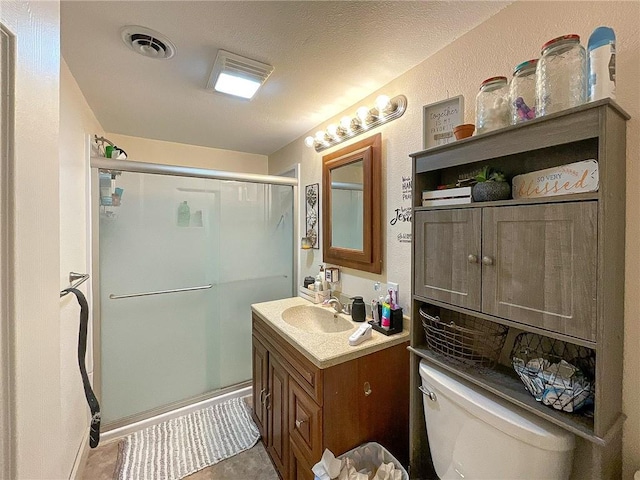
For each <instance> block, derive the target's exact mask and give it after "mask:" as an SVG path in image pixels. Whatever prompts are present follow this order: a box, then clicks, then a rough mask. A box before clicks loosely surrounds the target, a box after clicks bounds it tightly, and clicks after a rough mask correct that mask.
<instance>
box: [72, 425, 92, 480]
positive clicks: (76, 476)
mask: <svg viewBox="0 0 640 480" xmlns="http://www.w3.org/2000/svg"><path fill="white" fill-rule="evenodd" d="M88 457H89V430H88V429H87V431H86V432H85V434H84V435H83V436H82V442H80V448H79V449H78V451H77V452H76V459H75V461H74V462H73V468H72V469H71V473H70V474H69V480H80V479H81V478H82V477H83V474H84V469H85V467H86V465H87V458H88Z"/></svg>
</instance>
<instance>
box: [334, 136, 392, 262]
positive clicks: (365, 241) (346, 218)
mask: <svg viewBox="0 0 640 480" xmlns="http://www.w3.org/2000/svg"><path fill="white" fill-rule="evenodd" d="M381 150H382V135H381V134H379V133H378V134H376V135H373V136H372V137H369V138H366V139H364V140H361V141H360V142H357V143H354V144H353V145H349V146H348V147H346V148H342V149H340V150H337V151H336V152H333V153H330V154H329V155H325V156H324V157H322V230H323V234H322V239H323V240H322V249H323V260H324V261H325V262H327V263H332V264H335V265H340V266H343V267H349V268H354V269H356V270H363V271H365V272H371V273H381V272H382V228H381V215H382V212H381V210H382V208H381V205H382V200H381V198H380V195H381V188H380V186H381V179H380V175H381V162H382V160H381Z"/></svg>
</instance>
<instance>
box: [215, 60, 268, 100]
mask: <svg viewBox="0 0 640 480" xmlns="http://www.w3.org/2000/svg"><path fill="white" fill-rule="evenodd" d="M271 72H273V67H272V66H271V65H267V64H266V63H261V62H258V61H256V60H251V59H250V58H246V57H241V56H240V55H236V54H235V53H231V52H226V51H224V50H218V56H217V57H216V61H215V63H214V64H213V70H212V71H211V76H210V77H209V82H208V83H207V88H209V89H212V90H215V91H216V92H220V93H226V94H228V95H235V96H237V97H242V98H247V99H250V98H252V97H253V96H254V95H255V93H256V92H257V91H258V88H260V86H261V85H262V84H263V83H264V82H265V81H266V80H267V78H269V75H271Z"/></svg>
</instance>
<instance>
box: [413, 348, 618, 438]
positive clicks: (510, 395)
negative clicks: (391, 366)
mask: <svg viewBox="0 0 640 480" xmlns="http://www.w3.org/2000/svg"><path fill="white" fill-rule="evenodd" d="M409 350H410V351H412V352H413V353H415V354H416V355H418V356H419V357H421V358H424V359H426V360H427V361H428V362H430V363H433V364H434V365H436V366H438V367H440V368H443V369H445V370H447V371H449V372H452V373H454V374H456V375H458V376H459V377H462V378H463V379H465V380H467V381H468V382H471V383H473V384H475V385H478V386H480V387H482V388H484V389H486V390H488V391H490V392H491V393H494V394H495V395H498V396H499V397H500V398H503V399H505V400H508V401H509V402H511V403H513V404H515V405H518V406H519V407H522V408H524V409H525V410H527V411H529V412H531V413H533V414H535V415H537V416H539V417H542V418H544V419H546V420H548V421H550V422H552V423H554V424H556V425H559V426H560V427H563V428H565V429H567V430H569V431H570V432H572V433H574V434H576V435H579V436H581V437H582V438H585V439H587V440H589V441H590V442H593V443H596V444H598V445H606V440H605V439H604V438H601V437H599V436H597V435H595V433H594V429H593V418H589V417H586V416H584V415H580V414H579V413H566V412H562V411H560V410H554V409H553V408H551V407H548V406H546V405H543V404H541V403H540V402H537V401H536V400H535V398H533V397H532V396H531V395H530V394H529V392H527V391H526V390H525V388H524V385H523V383H522V382H521V381H520V379H519V378H518V377H517V375H516V374H515V372H513V371H512V370H511V369H510V368H508V367H505V366H503V365H498V366H497V367H495V368H493V369H488V368H475V367H470V366H466V365H464V364H463V363H461V362H456V361H455V360H452V359H450V358H448V357H446V356H444V355H441V354H438V353H435V352H433V351H431V350H429V349H427V348H426V347H424V346H418V347H409Z"/></svg>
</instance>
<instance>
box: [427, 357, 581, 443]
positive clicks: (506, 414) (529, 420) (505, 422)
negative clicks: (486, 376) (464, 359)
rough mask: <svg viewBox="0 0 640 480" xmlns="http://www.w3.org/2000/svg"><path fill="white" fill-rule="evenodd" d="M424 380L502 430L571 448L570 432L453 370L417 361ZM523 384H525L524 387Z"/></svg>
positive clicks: (532, 440) (520, 437) (527, 439)
mask: <svg viewBox="0 0 640 480" xmlns="http://www.w3.org/2000/svg"><path fill="white" fill-rule="evenodd" d="M420 376H421V377H422V379H423V382H427V383H428V384H429V386H430V387H431V388H432V389H434V390H436V393H437V394H438V395H442V396H444V397H446V398H447V399H449V400H450V401H452V402H455V403H456V404H458V406H460V407H461V408H462V409H464V410H466V411H467V412H468V413H470V414H471V415H474V416H475V417H477V418H478V419H480V420H482V421H484V422H485V423H487V424H489V425H491V426H492V427H495V428H497V429H498V430H500V431H502V432H504V433H505V434H507V435H509V436H511V437H513V438H516V439H517V440H520V441H522V442H525V443H527V444H529V445H531V446H534V447H538V448H541V449H544V450H554V451H561V452H562V451H567V450H573V448H574V446H575V439H574V436H573V434H572V433H569V432H567V431H566V430H564V429H562V428H560V427H558V426H556V425H554V424H552V423H551V422H548V421H547V420H545V419H543V418H540V417H538V416H536V415H534V414H532V413H530V412H527V411H526V410H524V409H522V408H520V407H518V406H516V405H513V404H511V403H509V402H507V401H506V400H503V399H502V398H500V397H498V396H496V395H494V394H492V393H491V392H488V391H486V390H483V389H481V388H480V387H477V386H475V385H473V384H471V383H469V382H466V381H464V380H463V379H460V378H458V377H454V376H453V374H450V373H445V372H444V371H443V370H441V369H438V368H437V367H435V366H433V365H431V364H428V363H427V362H426V361H425V360H422V361H421V362H420ZM523 388H524V387H523Z"/></svg>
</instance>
